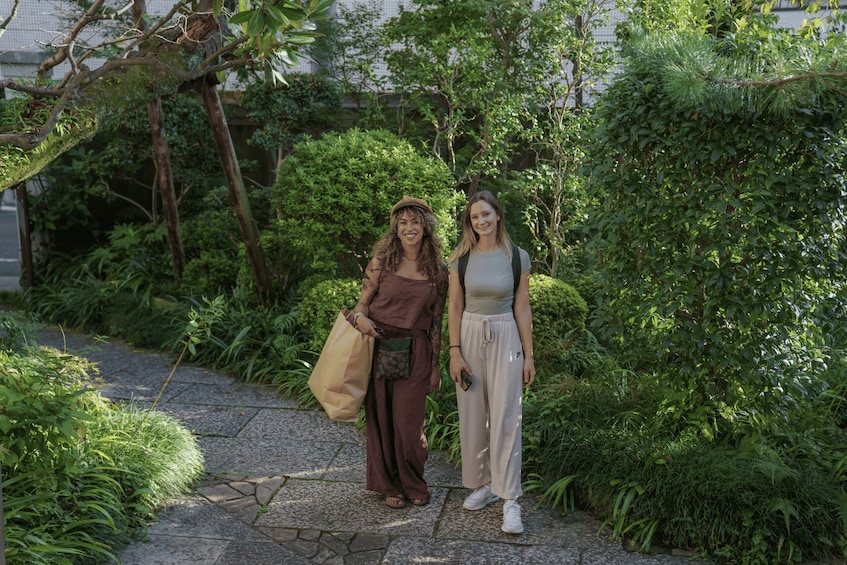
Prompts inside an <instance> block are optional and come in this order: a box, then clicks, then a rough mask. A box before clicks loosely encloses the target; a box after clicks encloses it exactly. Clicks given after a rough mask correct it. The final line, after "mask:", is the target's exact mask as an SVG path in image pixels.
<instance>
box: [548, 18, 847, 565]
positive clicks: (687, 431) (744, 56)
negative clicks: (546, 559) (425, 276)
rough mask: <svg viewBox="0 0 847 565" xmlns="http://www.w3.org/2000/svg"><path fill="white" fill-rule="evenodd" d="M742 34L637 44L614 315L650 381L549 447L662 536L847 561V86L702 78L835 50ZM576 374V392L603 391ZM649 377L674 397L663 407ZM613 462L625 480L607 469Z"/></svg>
mask: <svg viewBox="0 0 847 565" xmlns="http://www.w3.org/2000/svg"><path fill="white" fill-rule="evenodd" d="M762 21H763V22H764V21H765V20H762ZM757 33H758V32H757ZM743 39H744V38H742V37H733V38H732V39H731V40H730V39H727V40H724V39H722V38H711V39H708V38H699V37H698V38H692V37H691V36H690V35H685V34H683V35H680V36H676V37H675V36H671V35H668V34H665V35H664V36H662V37H661V38H655V37H647V38H644V39H643V40H639V41H634V42H633V43H632V49H631V50H630V51H629V52H628V57H627V59H626V62H627V64H626V67H625V69H624V72H622V73H621V75H620V76H619V77H618V79H617V81H616V82H615V84H614V85H613V86H612V87H611V88H610V89H609V90H608V92H606V93H605V95H604V97H603V101H602V103H601V104H600V105H599V110H598V114H597V117H598V119H599V122H600V124H601V125H600V127H599V128H598V131H597V133H596V134H595V136H594V140H593V147H592V154H591V157H592V161H591V165H592V166H591V169H590V175H591V179H592V186H593V188H594V190H595V191H596V192H597V194H598V195H599V196H600V201H599V204H598V206H597V207H596V208H594V209H593V211H592V214H591V216H590V218H589V221H588V223H587V225H588V227H589V231H590V233H591V234H592V236H593V241H592V247H591V253H590V256H591V257H593V258H594V259H595V266H596V267H597V268H598V271H597V272H598V273H599V278H598V281H599V283H600V289H599V290H600V292H599V293H598V294H597V296H596V300H597V311H596V318H595V321H596V322H597V324H596V326H595V328H596V331H597V332H598V333H599V335H600V336H601V339H602V340H603V341H605V342H606V343H608V344H610V346H611V347H613V351H614V352H615V354H616V356H617V357H618V359H619V360H621V361H622V362H623V363H625V364H626V366H627V367H631V368H632V369H633V370H634V371H635V374H637V375H639V376H638V378H637V380H633V379H627V380H625V381H622V387H621V388H619V389H618V390H617V392H616V394H617V396H618V398H617V399H606V401H605V402H607V403H611V404H612V405H613V406H616V409H615V410H614V412H615V414H609V415H608V416H607V417H606V418H605V419H601V420H599V421H598V420H594V419H592V420H591V421H585V420H583V419H582V418H581V417H580V415H576V417H574V415H571V416H570V417H569V418H566V421H567V422H569V423H570V424H571V425H573V424H574V423H576V426H575V431H574V430H571V431H570V432H569V433H568V434H567V436H564V435H561V433H560V432H557V431H556V430H555V427H554V425H549V427H548V425H546V424H545V430H544V431H542V432H539V435H540V436H541V438H542V439H541V440H540V443H541V446H542V450H546V449H547V447H549V446H550V445H551V444H549V443H548V442H547V441H545V440H544V438H545V437H547V436H548V434H551V435H552V437H556V439H555V440H554V441H553V443H552V445H553V446H555V447H554V449H553V451H549V452H547V453H546V456H543V457H542V461H543V462H544V465H547V466H548V467H547V468H548V469H552V470H553V472H554V473H556V474H557V475H558V476H560V477H576V478H575V479H573V480H572V481H571V483H570V484H572V485H578V486H576V487H574V488H575V490H576V492H577V493H579V494H580V495H581V496H583V497H584V500H587V501H588V502H589V504H590V505H592V506H595V507H599V508H603V514H604V515H605V516H607V517H608V519H609V521H610V523H611V524H613V525H614V529H615V531H616V532H617V533H620V534H623V533H626V534H627V535H630V536H633V537H634V538H635V539H636V540H638V541H639V542H643V544H644V546H645V547H647V546H649V544H650V541H651V539H652V538H653V537H654V536H656V537H659V538H660V539H667V540H669V541H670V543H673V544H675V545H683V546H690V547H697V548H701V549H703V550H704V551H706V552H708V553H709V554H711V555H714V556H718V557H722V558H725V559H727V560H729V561H730V562H740V563H758V562H794V561H799V560H802V559H810V558H826V557H828V556H829V555H830V554H834V555H836V556H841V557H843V556H844V555H845V552H846V551H847V521H845V511H844V509H845V506H844V504H845V500H847V491H845V476H844V472H843V465H844V461H845V459H847V455H845V451H844V446H845V445H847V435H845V432H844V428H843V424H844V418H843V413H842V411H841V409H840V408H839V409H836V410H832V409H831V408H830V406H831V405H832V399H833V398H834V397H835V398H837V397H838V395H839V394H841V393H842V392H843V386H841V384H840V383H843V382H844V378H845V373H844V367H843V363H841V362H840V358H841V357H842V356H843V353H844V349H845V346H847V341H845V339H844V337H845V336H844V332H843V330H842V329H841V328H843V326H844V321H845V307H847V303H845V301H844V285H845V282H847V278H845V275H847V273H845V271H844V259H845V257H844V253H843V248H844V244H845V240H844V237H845V234H844V230H843V218H842V215H843V214H842V212H843V209H844V206H845V204H847V175H845V173H844V167H843V164H844V163H845V161H847V142H845V128H844V118H845V114H844V112H843V108H844V101H843V96H842V95H841V94H839V93H838V92H834V91H832V90H830V91H827V88H826V85H825V84H824V85H820V84H818V85H817V86H818V87H820V88H819V89H818V90H817V91H816V94H810V95H809V96H805V95H804V94H800V93H799V92H798V93H795V92H794V87H792V88H791V89H789V90H788V91H786V90H785V89H783V88H782V87H781V86H779V85H778V84H774V86H773V87H772V89H769V87H768V86H767V84H765V85H764V86H763V85H762V84H759V83H757V84H756V85H755V86H754V85H753V84H752V83H749V84H747V85H746V86H744V85H743V84H734V85H733V87H732V88H727V87H726V85H725V84H724V83H723V82H722V81H721V80H720V79H719V78H715V77H713V76H712V75H710V74H709V75H708V76H704V74H703V73H699V72H694V73H690V74H685V70H686V69H690V68H709V69H710V71H708V73H712V72H714V73H717V74H720V73H725V72H726V69H727V66H726V62H727V61H729V60H733V58H734V60H737V61H739V63H738V65H737V66H736V67H735V68H733V69H731V70H732V71H734V72H736V73H737V74H738V75H739V76H738V80H740V81H744V80H747V79H748V78H749V74H747V72H748V71H749V70H750V69H751V68H753V67H751V66H748V65H747V64H746V61H747V60H748V59H750V60H752V58H753V57H756V58H757V59H756V60H757V61H758V62H757V63H756V68H761V69H766V68H768V64H773V68H777V67H778V66H779V62H780V61H782V59H778V60H772V59H771V57H772V56H774V54H775V53H776V52H779V53H781V54H782V56H783V57H785V56H787V55H789V54H790V53H792V52H797V53H799V52H801V51H804V49H805V51H804V52H805V53H806V56H809V57H811V56H812V53H815V52H816V47H815V43H813V42H812V43H810V42H806V41H805V40H802V39H800V38H797V37H794V38H793V39H792V38H790V37H789V36H785V37H782V38H781V42H782V43H781V44H780V46H779V49H777V48H776V46H775V45H763V44H761V43H759V44H757V46H756V47H753V44H752V43H746V42H745V41H744V40H743ZM823 51H825V50H823ZM827 56H828V55H827V53H826V52H823V53H822V57H823V58H824V60H826V58H827ZM762 57H764V60H762V59H761V58H762ZM713 60H714V61H718V60H720V61H723V62H724V63H723V64H721V65H718V64H715V65H714V66H713V67H712V66H710V65H711V63H710V62H711V61H713ZM704 72H705V71H704ZM708 73H707V74H708ZM681 75H685V76H686V77H687V78H686V80H685V81H684V85H683V84H680V83H679V82H677V81H678V79H679V78H680V76H681ZM755 78H760V77H755ZM809 80H814V79H813V78H812V77H810V78H809ZM811 90H812V89H811V88H809V89H808V92H811ZM808 92H807V93H808ZM780 97H781V98H780ZM777 98H780V99H779V100H777ZM790 108H793V111H790V112H789V111H787V110H788V109H790ZM562 386H566V387H570V390H569V391H568V397H569V398H570V400H571V401H573V400H579V399H580V397H581V390H582V389H584V388H585V387H584V386H583V384H582V383H567V382H563V384H562ZM645 390H650V391H658V395H656V394H653V395H652V400H651V401H650V402H649V403H648V402H644V398H643V394H644V391H645ZM833 393H834V394H833ZM614 400H616V401H614ZM613 401H614V402H613ZM835 404H836V405H837V406H841V404H842V403H841V401H838V402H836V403H835ZM554 408H555V407H548V408H547V409H548V410H554ZM574 420H576V422H574ZM563 421H564V420H563ZM598 423H601V424H603V425H600V426H598V425H597V424H598ZM620 453H627V454H628V456H627V457H625V458H621V457H620V456H619V455H618V454H620ZM584 454H590V457H585V456H584ZM557 460H558V461H560V462H561V464H560V466H559V468H558V469H555V466H556V464H555V461H557ZM601 467H603V468H609V469H611V468H614V469H616V471H615V473H614V476H609V474H608V473H606V474H605V476H603V480H597V479H596V477H597V473H598V469H599V468H601ZM683 484H687V485H695V484H696V485H697V488H696V489H694V490H693V492H689V493H688V494H686V489H685V488H683V486H682V485H683ZM720 507H722V508H723V510H717V508H720ZM696 524H706V525H707V527H706V528H698V527H695V525H696Z"/></svg>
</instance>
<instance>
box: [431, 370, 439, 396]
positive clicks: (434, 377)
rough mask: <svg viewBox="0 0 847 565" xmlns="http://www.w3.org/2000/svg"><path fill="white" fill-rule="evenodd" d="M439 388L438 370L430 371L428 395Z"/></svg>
mask: <svg viewBox="0 0 847 565" xmlns="http://www.w3.org/2000/svg"><path fill="white" fill-rule="evenodd" d="M440 386H441V373H440V372H439V371H438V368H437V367H436V368H434V369H433V370H432V376H430V377H429V393H430V394H432V393H434V392H435V391H437V390H438V389H439V387H440Z"/></svg>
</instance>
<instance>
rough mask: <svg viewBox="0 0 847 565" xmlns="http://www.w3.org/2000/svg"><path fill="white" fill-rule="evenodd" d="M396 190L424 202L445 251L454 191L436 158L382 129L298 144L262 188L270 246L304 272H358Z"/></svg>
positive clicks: (385, 219)
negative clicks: (266, 194) (270, 215)
mask: <svg viewBox="0 0 847 565" xmlns="http://www.w3.org/2000/svg"><path fill="white" fill-rule="evenodd" d="M403 196H413V197H417V198H425V199H426V200H427V201H428V202H429V204H430V206H431V207H432V210H433V212H434V213H435V216H436V219H437V223H438V235H439V236H440V237H441V240H442V244H443V245H444V248H445V250H447V249H450V248H451V247H452V244H453V242H454V241H455V231H456V230H455V219H454V218H455V215H456V214H455V210H454V208H455V202H456V198H457V196H456V195H455V193H454V191H453V177H452V175H451V174H450V171H449V170H448V169H447V167H446V165H445V164H444V163H443V162H441V161H438V160H436V159H434V158H430V157H426V156H424V155H422V154H421V153H419V152H418V151H417V150H416V149H415V148H414V147H413V146H412V145H411V144H410V143H409V142H407V141H405V140H402V139H400V138H399V137H397V136H396V135H394V134H392V133H390V132H388V131H384V130H371V131H364V130H359V129H352V130H349V131H346V132H344V133H335V132H330V133H327V134H325V135H324V136H323V137H322V138H321V139H318V140H309V141H305V142H302V143H298V144H297V145H295V147H294V150H293V151H292V153H291V155H289V157H288V158H287V159H286V161H285V163H284V164H283V165H282V167H281V168H280V171H279V175H278V177H277V181H276V183H275V184H274V185H273V187H272V188H271V190H270V200H271V205H272V206H273V208H274V212H275V214H276V217H277V218H278V220H277V221H276V230H275V232H274V234H275V237H276V238H277V239H278V244H277V246H276V248H277V249H281V250H283V251H284V253H285V254H286V257H287V261H286V262H297V263H299V264H300V265H303V266H306V267H308V269H309V270H310V271H311V274H312V275H320V274H326V275H328V276H330V277H359V276H360V275H361V273H362V272H363V271H364V267H365V266H366V265H367V262H368V260H369V258H370V254H371V251H372V248H373V245H374V243H376V241H377V239H378V238H379V237H380V236H381V235H382V234H383V233H384V232H385V230H386V229H387V228H388V223H389V214H390V211H391V206H392V205H393V204H394V203H395V202H397V201H398V200H400V198H402V197H403ZM292 282H293V281H292Z"/></svg>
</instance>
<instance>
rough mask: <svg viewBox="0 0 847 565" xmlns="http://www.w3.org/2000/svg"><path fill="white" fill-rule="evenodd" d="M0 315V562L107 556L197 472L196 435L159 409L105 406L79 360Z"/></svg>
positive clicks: (91, 372) (32, 563)
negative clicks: (1, 546)
mask: <svg viewBox="0 0 847 565" xmlns="http://www.w3.org/2000/svg"><path fill="white" fill-rule="evenodd" d="M0 320H2V324H0V327H2V329H0V337H2V343H0V345H2V347H0V398H2V406H0V445H2V450H0V463H2V464H0V466H2V469H3V510H4V530H5V540H4V541H5V547H6V553H5V562H6V563H9V564H10V565H24V564H25V565H38V564H44V565H47V564H51V565H52V564H59V565H64V564H69V565H70V564H78V563H79V564H82V563H104V562H107V561H108V560H110V559H115V555H116V553H117V551H118V550H119V549H120V548H121V547H122V546H123V545H125V544H126V543H128V542H129V541H130V540H132V539H136V538H138V537H139V536H140V535H142V534H143V531H144V526H145V524H146V521H147V520H148V519H149V518H150V517H151V516H152V512H153V510H154V509H156V508H157V507H158V506H159V505H160V504H161V503H162V502H163V501H164V500H166V499H168V498H172V497H175V496H178V495H180V494H182V493H184V492H185V490H186V488H187V487H188V486H189V485H190V484H191V483H192V482H193V481H194V480H195V479H196V478H198V477H199V476H200V475H201V474H202V472H203V456H202V454H201V452H200V450H199V448H198V446H197V444H196V441H195V439H194V437H193V436H192V435H191V433H190V432H189V431H188V430H187V429H185V427H183V426H182V424H181V423H179V422H178V421H176V420H175V419H173V418H172V417H170V416H167V415H166V414H163V413H161V412H155V411H153V412H150V413H147V411H146V410H142V409H141V408H139V407H137V406H134V405H119V404H114V403H111V402H110V401H108V400H107V399H105V398H104V397H102V396H101V395H100V394H99V393H98V392H97V391H96V389H95V388H93V386H92V384H93V382H94V377H95V376H96V369H95V368H94V367H93V366H92V365H91V364H90V363H89V362H88V361H87V360H85V359H83V358H80V357H76V356H73V355H70V354H67V353H63V352H61V351H58V350H56V349H53V348H47V347H43V348H38V347H37V346H35V344H34V343H33V342H32V338H31V337H27V336H26V333H25V332H24V331H23V330H21V328H20V326H19V325H18V324H17V322H15V321H14V319H12V318H11V316H9V315H0ZM27 344H29V345H27Z"/></svg>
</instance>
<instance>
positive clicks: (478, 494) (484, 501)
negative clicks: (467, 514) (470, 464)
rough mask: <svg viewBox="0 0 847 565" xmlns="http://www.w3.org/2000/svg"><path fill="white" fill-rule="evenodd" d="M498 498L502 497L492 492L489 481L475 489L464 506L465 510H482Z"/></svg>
mask: <svg viewBox="0 0 847 565" xmlns="http://www.w3.org/2000/svg"><path fill="white" fill-rule="evenodd" d="M498 498H500V497H499V496H497V495H496V494H494V493H492V492H491V483H488V484H487V485H483V486H481V487H479V488H478V489H476V490H475V491H473V492H472V493H471V494H470V495H469V496H468V497H467V498H466V499H465V503H464V504H463V505H462V506H464V507H465V510H482V509H483V508H485V507H486V506H488V505H489V504H491V503H492V502H494V501H495V500H497V499H498Z"/></svg>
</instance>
